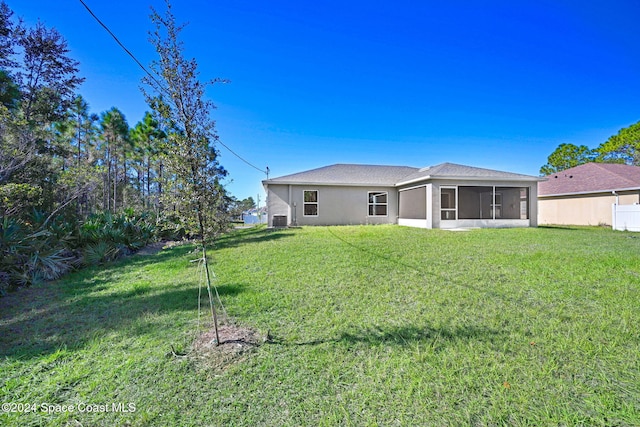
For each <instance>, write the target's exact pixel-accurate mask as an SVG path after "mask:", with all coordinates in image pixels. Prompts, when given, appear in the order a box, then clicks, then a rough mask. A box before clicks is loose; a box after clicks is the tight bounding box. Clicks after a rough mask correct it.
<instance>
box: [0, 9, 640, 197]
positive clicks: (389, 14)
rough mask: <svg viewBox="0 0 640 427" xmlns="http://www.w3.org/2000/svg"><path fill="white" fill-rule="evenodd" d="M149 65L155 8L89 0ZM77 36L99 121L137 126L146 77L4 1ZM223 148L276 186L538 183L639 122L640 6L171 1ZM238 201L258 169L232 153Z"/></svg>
mask: <svg viewBox="0 0 640 427" xmlns="http://www.w3.org/2000/svg"><path fill="white" fill-rule="evenodd" d="M85 2H86V3H87V4H88V5H89V6H90V7H91V9H92V10H93V11H94V13H96V15H98V16H99V17H100V18H101V19H102V21H103V22H105V24H107V25H108V26H109V27H110V28H111V30H112V31H113V32H114V33H115V34H116V35H117V36H118V37H119V38H120V40H121V41H122V42H123V43H124V44H125V45H126V46H127V47H128V48H129V49H130V50H131V51H132V52H133V53H134V54H135V55H136V57H137V58H138V59H139V60H140V61H141V62H142V63H143V64H145V65H147V64H149V63H150V62H151V61H152V60H153V59H154V58H155V53H154V51H153V48H152V46H151V45H150V44H149V42H148V35H147V33H148V31H149V30H150V29H152V25H151V22H150V20H149V6H154V7H155V8H156V9H158V10H160V11H164V1H161V0H129V1H126V2H125V1H120V0H113V1H109V2H105V1H97V0H85ZM7 3H8V4H9V7H10V8H11V9H13V10H14V11H15V13H16V15H17V16H21V17H23V18H24V20H25V22H26V23H27V24H28V25H32V24H34V23H35V22H37V20H38V19H40V20H41V21H42V22H44V23H45V24H46V25H48V26H50V27H55V28H57V29H58V31H60V32H61V33H62V34H63V36H64V37H65V38H66V39H67V41H68V43H69V47H70V49H71V53H70V54H71V56H72V57H74V58H75V59H76V60H78V61H79V62H80V70H81V75H82V76H83V77H85V78H86V82H85V83H84V84H83V86H82V87H81V89H80V93H81V94H82V95H83V96H84V97H85V98H86V99H87V101H88V102H89V104H90V107H91V110H92V112H95V113H101V112H103V111H106V110H108V109H109V108H111V107H112V106H116V107H118V108H119V109H120V110H122V111H123V112H124V114H125V115H126V117H127V120H128V121H129V124H130V125H131V126H133V125H135V123H136V122H138V121H139V120H140V119H141V118H142V116H143V113H144V111H145V110H147V109H148V108H147V107H146V105H145V102H144V99H143V96H142V94H141V92H140V90H139V87H140V79H141V77H142V76H143V71H142V70H140V68H138V66H137V65H136V64H135V63H134V62H133V61H132V60H131V59H130V58H129V57H128V56H127V55H126V54H125V53H124V52H123V51H122V49H121V48H120V47H118V45H117V44H116V43H115V42H114V41H113V39H112V38H111V36H109V35H108V34H107V33H106V32H105V31H104V30H103V29H102V28H101V27H100V26H99V25H98V24H97V22H95V21H94V20H93V18H92V17H91V16H90V15H89V14H88V13H87V11H86V10H85V9H84V7H83V6H82V4H81V3H80V2H79V1H77V0H60V1H56V2H53V1H50V0H18V1H16V0H8V1H7ZM174 3H175V4H174V8H173V9H174V13H175V15H176V16H177V18H178V21H180V22H188V25H187V27H186V28H185V29H184V31H183V35H182V39H183V41H184V43H185V48H186V55H187V56H188V57H193V58H195V59H196V60H197V61H198V64H199V66H200V72H201V75H200V77H201V79H202V80H207V79H211V78H215V77H221V78H226V79H229V80H230V81H231V82H230V83H228V84H218V85H215V86H213V87H212V88H211V89H210V90H209V91H208V93H207V96H208V98H209V99H211V100H212V101H213V102H214V104H216V106H217V109H216V110H214V111H213V112H212V116H213V118H214V119H215V120H216V123H217V130H218V134H219V136H220V138H221V140H222V141H224V143H225V144H227V145H228V146H229V147H231V148H232V149H233V150H234V151H235V152H237V153H239V154H240V155H241V156H243V157H244V158H246V159H247V160H248V161H249V162H251V163H253V164H255V165H256V166H258V167H259V168H264V167H266V166H269V168H270V170H271V176H272V177H275V176H281V175H286V174H289V173H294V172H298V171H301V170H306V169H312V168H315V167H320V166H325V165H328V164H333V163H362V164H390V165H407V166H416V167H422V166H430V165H435V164H438V163H442V162H453V163H461V164H466V165H471V166H478V167H485V168H491V169H499V170H506V171H510V172H518V173H525V174H531V175H537V174H538V171H539V169H540V166H542V165H543V164H545V163H546V159H547V156H548V155H549V154H551V152H552V151H553V150H554V149H555V148H556V147H557V146H558V145H559V144H561V143H573V144H576V145H580V144H585V145H587V146H589V147H591V148H595V147H597V146H598V145H599V144H600V143H601V142H604V141H605V140H606V139H607V138H608V137H609V136H611V135H613V134H615V133H617V132H618V130H620V129H621V128H623V127H626V126H629V125H631V124H633V123H635V122H637V121H639V120H640V102H639V99H640V54H639V53H638V52H639V51H640V49H639V47H640V30H638V26H637V18H638V16H640V2H638V1H637V0H630V1H616V0H611V1H608V2H603V1H589V0H583V1H564V0H555V1H546V0H541V1H529V2H524V1H513V0H511V1H491V0H485V1H471V0H470V1H450V2H442V1H425V2H416V1H404V0H396V1H394V2H389V1H387V2H379V1H375V0H369V1H359V0H358V1H344V0H343V1H317V2H305V1H280V0H273V1H269V2H265V1H243V0H236V1H225V2H220V1H206V0H181V1H175V2H174ZM220 151H221V154H222V157H221V159H220V161H221V163H222V165H224V166H225V167H226V168H227V169H228V170H229V173H230V176H229V182H228V188H229V190H230V191H231V193H232V194H233V195H235V196H236V197H238V198H241V199H242V198H245V197H248V196H252V197H254V199H255V198H256V197H257V195H258V194H260V198H261V200H262V201H264V194H263V193H262V185H261V183H260V181H261V180H262V179H264V178H265V176H264V174H262V173H261V172H259V171H257V170H255V169H253V168H251V167H249V166H247V165H246V164H245V163H243V162H242V161H241V160H239V159H237V158H236V157H234V156H233V155H232V154H231V153H230V152H228V151H227V150H226V149H225V148H223V147H220Z"/></svg>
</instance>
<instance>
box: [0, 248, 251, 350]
mask: <svg viewBox="0 0 640 427" xmlns="http://www.w3.org/2000/svg"><path fill="white" fill-rule="evenodd" d="M191 249H192V248H191ZM189 250H190V248H189V247H177V248H172V249H170V250H166V253H162V252H161V253H158V254H156V255H152V256H147V257H132V258H130V259H126V260H121V261H118V262H116V263H115V264H113V265H109V266H108V267H106V268H105V267H103V268H102V269H100V268H98V267H95V268H92V269H88V270H87V271H82V272H77V273H75V274H73V275H71V277H69V278H68V279H67V280H61V281H59V282H56V283H50V284H47V285H46V286H42V287H34V288H28V289H24V290H21V291H20V292H18V293H16V294H14V295H9V296H8V297H5V298H2V299H0V357H9V358H20V359H29V358H33V357H39V356H41V355H45V354H51V353H53V352H55V351H57V350H58V349H60V348H67V349H69V350H72V349H78V348H82V347H83V346H84V345H85V344H86V343H87V342H88V341H90V340H94V339H96V338H99V337H101V336H104V335H106V334H108V333H110V332H114V331H116V332H120V333H122V336H124V337H126V336H139V335H141V334H147V333H151V334H154V333H158V334H164V331H162V330H158V328H160V326H159V325H157V324H155V323H154V322H155V321H156V319H160V320H159V321H160V322H162V321H171V319H172V317H171V316H169V317H163V316H162V315H163V314H166V313H172V312H185V313H187V314H186V315H187V316H191V314H189V313H192V314H193V313H196V310H197V304H198V285H197V282H196V280H195V279H194V280H193V281H191V280H187V281H184V279H182V280H183V281H182V282H174V283H171V282H170V281H167V284H166V286H165V285H160V286H159V285H157V284H155V283H152V282H151V280H153V279H146V278H145V279H144V280H142V281H141V282H140V283H132V284H131V285H130V286H123V285H122V278H116V276H117V275H119V274H121V272H122V270H130V269H136V268H139V267H140V266H142V265H145V264H148V263H156V262H163V261H166V262H167V264H166V265H167V268H168V269H170V268H172V267H173V266H174V263H172V262H171V261H172V260H173V259H174V258H175V259H176V260H177V262H176V263H175V268H178V269H184V268H189V267H188V261H187V260H186V259H185V257H184V255H186V254H187V253H188V251H189ZM163 252H164V251H163ZM180 256H183V257H182V259H180V258H177V257H180ZM92 275H97V276H99V278H98V279H93V278H92ZM169 277H170V276H169ZM163 280H165V281H166V280H167V278H166V276H165V278H164V279H163ZM118 281H120V284H118V287H117V288H116V289H113V290H112V291H111V292H109V282H111V283H117V282H118ZM217 289H218V293H219V294H220V296H221V297H222V298H224V297H225V296H234V295H237V294H239V293H241V292H243V289H244V285H243V284H239V283H238V284H228V285H222V286H218V287H217ZM202 304H203V306H205V305H206V304H208V303H207V302H206V290H204V289H203V291H202ZM158 315H159V316H160V317H158ZM174 318H175V317H174ZM149 319H152V320H149ZM149 322H151V323H150V325H148V326H149V327H146V326H145V325H146V323H149Z"/></svg>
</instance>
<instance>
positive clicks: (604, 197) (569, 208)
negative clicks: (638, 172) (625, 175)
mask: <svg viewBox="0 0 640 427" xmlns="http://www.w3.org/2000/svg"><path fill="white" fill-rule="evenodd" d="M615 202H616V196H614V195H613V194H611V193H599V194H589V195H575V196H556V197H541V198H540V199H539V200H538V205H539V210H540V212H539V216H538V221H539V223H540V224H544V225H548V224H558V225H611V205H613V204H614V203H615ZM638 202H640V198H639V196H638V192H637V191H634V192H620V193H619V198H618V203H619V204H620V205H632V204H634V203H638Z"/></svg>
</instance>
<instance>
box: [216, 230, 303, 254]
mask: <svg viewBox="0 0 640 427" xmlns="http://www.w3.org/2000/svg"><path fill="white" fill-rule="evenodd" d="M293 233H294V232H293V231H291V230H287V229H280V228H277V229H276V228H266V227H264V226H257V227H252V228H245V229H237V230H234V231H232V232H230V233H228V234H225V235H224V236H222V237H220V238H219V239H218V240H217V241H216V244H215V249H226V248H233V247H238V246H242V245H250V244H252V243H260V242H268V241H273V240H279V239H282V238H284V237H290V236H292V235H293Z"/></svg>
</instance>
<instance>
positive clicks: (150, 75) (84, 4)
mask: <svg viewBox="0 0 640 427" xmlns="http://www.w3.org/2000/svg"><path fill="white" fill-rule="evenodd" d="M79 1H80V3H82V5H83V6H84V7H85V9H87V12H89V14H91V16H93V17H94V19H95V20H96V21H98V24H100V25H101V26H102V28H104V29H105V30H106V31H107V33H109V34H110V35H111V37H113V39H114V40H115V41H116V43H118V45H119V46H120V47H121V48H122V49H124V51H125V52H127V54H128V55H129V56H130V57H131V59H133V60H134V61H135V63H136V64H138V66H139V67H140V68H142V70H143V71H144V72H145V73H147V75H148V76H149V77H151V78H152V79H153V81H155V82H156V83H157V84H158V86H159V87H160V88H162V84H160V82H159V81H158V80H157V79H156V78H155V76H154V75H153V74H151V73H150V72H149V71H148V70H147V69H146V68H145V67H144V65H142V63H141V62H140V61H138V58H136V57H135V56H134V55H133V53H131V51H129V49H127V48H126V47H125V45H123V44H122V42H121V41H120V40H119V39H118V37H116V35H115V34H113V32H112V31H111V30H110V29H109V27H107V26H106V25H105V24H104V23H103V22H102V21H101V20H100V18H98V17H97V16H96V14H95V13H93V11H92V10H91V9H90V8H89V6H87V4H86V3H85V2H84V0H79Z"/></svg>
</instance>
